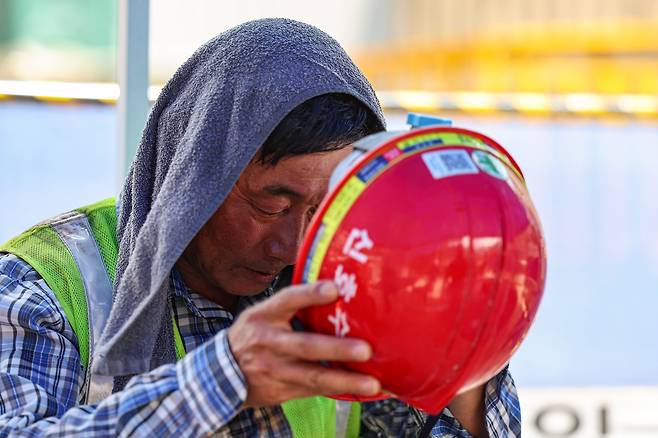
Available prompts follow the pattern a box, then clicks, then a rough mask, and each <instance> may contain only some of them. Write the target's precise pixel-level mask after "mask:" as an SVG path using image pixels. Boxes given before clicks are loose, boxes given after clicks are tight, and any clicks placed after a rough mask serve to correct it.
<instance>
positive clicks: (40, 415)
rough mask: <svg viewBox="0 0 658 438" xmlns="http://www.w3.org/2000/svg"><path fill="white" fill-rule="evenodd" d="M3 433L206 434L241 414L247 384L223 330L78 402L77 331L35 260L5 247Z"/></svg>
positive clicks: (0, 290)
mask: <svg viewBox="0 0 658 438" xmlns="http://www.w3.org/2000/svg"><path fill="white" fill-rule="evenodd" d="M0 344H1V346H2V348H1V350H0V437H4V436H12V437H40V436H49V437H50V436H55V437H68V436H85V437H88V436H89V437H91V436H188V437H193V436H206V435H208V434H210V433H211V432H214V431H217V430H219V429H220V428H223V429H228V427H225V426H227V425H228V423H229V422H230V421H231V420H232V419H233V418H234V417H236V415H237V414H238V412H239V410H240V409H241V406H242V404H243V402H244V399H245V397H246V384H245V380H244V376H243V375H242V374H241V372H240V370H239V368H238V366H237V364H236V362H235V359H234V358H233V355H232V354H231V352H230V348H229V345H228V340H227V336H226V331H222V332H220V333H219V334H218V335H217V336H215V337H213V338H212V339H211V340H210V341H208V342H206V343H205V344H203V345H202V346H200V347H199V348H197V349H195V350H194V351H193V352H191V353H190V354H188V355H186V357H185V358H183V359H182V360H181V361H179V362H178V363H176V364H170V365H164V366H162V367H160V368H157V369H155V370H153V371H151V372H148V373H145V374H141V375H139V376H136V377H134V378H133V379H131V380H130V382H129V383H128V385H127V386H126V388H125V389H124V390H123V391H121V392H118V393H115V394H112V395H111V396H109V397H108V398H106V399H105V400H103V401H101V402H100V403H99V404H97V405H86V406H80V405H77V399H78V392H79V389H80V385H81V384H82V379H83V372H82V366H81V365H80V359H79V355H78V352H77V345H76V338H75V334H74V333H73V331H72V329H71V328H70V325H69V324H68V322H67V321H66V318H65V316H64V314H63V312H62V310H61V308H60V306H59V304H58V303H57V301H56V300H55V297H54V294H53V293H52V291H51V290H50V289H48V288H47V286H46V285H45V283H44V282H43V280H42V279H41V278H40V277H39V276H38V274H36V273H35V272H34V270H32V269H31V267H30V266H29V265H27V264H26V263H24V262H22V261H21V260H20V259H17V258H15V257H13V256H6V255H5V256H3V255H0Z"/></svg>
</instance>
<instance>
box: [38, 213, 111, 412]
mask: <svg viewBox="0 0 658 438" xmlns="http://www.w3.org/2000/svg"><path fill="white" fill-rule="evenodd" d="M51 227H52V228H53V229H54V230H55V232H56V233H57V234H58V235H59V237H60V239H62V242H63V243H64V245H66V247H67V248H68V249H69V251H70V252H71V255H72V256H73V260H75V263H76V265H77V266H78V270H79V271H80V276H81V277H82V283H83V285H84V288H85V296H86V298H87V323H88V325H89V331H88V333H89V337H88V346H89V347H88V348H89V355H88V357H89V363H88V364H87V367H86V369H85V383H84V384H83V392H84V393H86V394H87V397H86V402H87V403H96V402H98V401H100V400H103V399H104V398H105V397H107V396H108V395H110V394H111V393H112V386H113V382H114V379H113V378H112V377H110V376H100V375H98V374H92V373H91V369H92V365H93V357H94V344H95V342H96V341H97V340H98V339H99V338H100V336H101V334H102V333H103V328H104V327H105V322H106V321H107V317H108V316H109V315H110V309H111V308H112V283H111V282H110V277H109V276H108V274H107V271H106V270H105V265H104V264H103V259H102V258H101V253H100V250H99V249H98V246H97V245H96V239H95V238H94V233H93V231H92V229H91V226H90V225H89V221H88V220H87V217H86V216H85V215H84V214H82V213H77V214H74V215H72V216H69V217H66V218H65V219H64V220H60V221H56V222H53V223H51ZM85 390H86V391H85Z"/></svg>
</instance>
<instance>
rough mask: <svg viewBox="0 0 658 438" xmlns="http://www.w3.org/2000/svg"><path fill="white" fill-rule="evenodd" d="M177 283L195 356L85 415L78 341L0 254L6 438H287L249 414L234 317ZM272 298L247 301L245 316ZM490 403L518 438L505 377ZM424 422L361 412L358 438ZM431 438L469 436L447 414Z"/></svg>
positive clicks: (394, 412)
mask: <svg viewBox="0 0 658 438" xmlns="http://www.w3.org/2000/svg"><path fill="white" fill-rule="evenodd" d="M171 281H172V286H173V287H172V289H173V291H174V293H173V296H172V297H171V300H172V305H173V309H174V316H175V318H176V320H177V322H178V325H179V329H180V332H181V336H182V338H183V342H184V343H185V347H186V350H187V351H188V352H190V353H189V354H187V355H186V356H185V358H183V359H182V360H180V361H179V362H178V363H176V364H170V365H164V366H161V367H159V368H157V369H155V370H152V371H150V372H148V373H144V374H141V375H139V376H136V377H134V378H132V379H131V380H130V382H129V383H128V385H127V386H126V388H125V389H124V390H123V391H121V392H117V393H115V394H112V395H111V396H109V397H108V398H106V399H105V400H103V401H101V402H100V403H98V404H94V405H84V406H83V405H80V404H79V403H78V400H79V397H80V395H79V392H80V387H81V385H82V382H83V378H84V372H83V369H82V365H81V363H80V356H79V354H78V346H77V338H76V336H75V333H74V332H73V330H72V328H71V326H70V324H69V323H68V321H67V320H66V317H65V316H64V312H63V310H62V308H61V306H60V305H59V303H58V302H57V299H56V298H55V295H54V294H53V292H52V290H50V289H49V288H48V286H47V285H46V283H45V282H44V280H43V279H42V278H41V277H40V276H39V274H37V273H36V271H34V269H32V268H31V266H30V265H28V264H27V263H25V262H23V261H22V260H20V259H19V258H17V257H15V256H13V255H7V254H5V255H1V254H0V344H1V349H0V436H1V437H4V436H15V437H37V436H46V435H47V436H72V435H77V436H85V437H87V436H176V437H179V436H180V437H193V436H195V437H196V436H206V435H209V434H213V433H215V434H217V436H247V437H251V436H265V437H280V436H290V428H289V426H288V423H287V421H286V420H285V417H284V415H283V412H282V410H281V408H280V407H273V408H260V409H245V408H243V406H242V405H243V403H244V400H245V397H246V393H247V388H246V382H245V379H244V376H243V375H242V373H241V371H240V369H239V367H238V366H237V363H236V361H235V359H234V357H233V355H232V354H231V350H230V348H229V345H228V340H227V336H226V333H227V331H226V328H227V327H229V326H230V325H231V323H232V321H233V318H234V315H232V314H231V313H229V312H227V311H226V310H224V309H222V308H221V307H219V306H218V305H217V304H215V303H214V302H211V301H209V300H207V299H205V298H203V297H201V296H200V295H198V294H195V293H193V292H191V291H189V290H188V289H187V288H186V287H185V285H184V284H183V282H182V281H181V279H180V277H178V276H177V275H175V274H174V275H172V280H171ZM265 297H266V294H261V295H260V296H257V297H253V298H245V299H243V300H242V302H241V303H240V305H239V307H241V308H245V307H247V306H249V305H250V304H252V303H253V302H255V301H258V300H260V299H263V298H265ZM485 403H486V423H487V428H488V431H489V435H490V436H491V437H515V436H519V435H520V433H521V417H520V411H519V403H518V399H517V396H516V390H515V388H514V383H513V381H512V377H511V376H510V374H509V373H508V372H507V369H505V370H503V371H502V372H501V373H500V374H499V375H498V376H496V377H495V378H493V379H492V380H491V381H490V382H489V383H488V384H487V387H486V400H485ZM424 419H425V415H424V414H423V413H421V412H418V411H417V410H415V409H413V408H410V407H409V406H407V405H405V404H404V403H402V402H400V401H398V400H394V399H389V400H382V401H378V402H370V403H363V404H362V419H361V420H362V421H361V434H362V436H366V437H369V436H372V437H387V436H396V437H411V436H416V434H417V433H418V431H419V430H420V428H421V427H422V424H423V421H424ZM432 435H433V436H437V437H446V436H457V437H468V436H470V435H469V434H468V432H467V431H466V430H464V429H463V428H462V427H461V425H460V424H459V422H458V421H457V420H456V419H455V418H454V417H453V416H452V415H451V414H450V412H449V411H448V410H447V409H444V411H443V412H442V414H441V417H440V419H439V421H438V423H437V424H436V426H435V427H434V429H433V431H432Z"/></svg>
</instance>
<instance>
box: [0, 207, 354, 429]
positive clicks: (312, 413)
mask: <svg viewBox="0 0 658 438" xmlns="http://www.w3.org/2000/svg"><path fill="white" fill-rule="evenodd" d="M77 213H79V214H83V215H85V216H86V218H87V220H88V221H89V225H90V227H91V229H92V232H93V235H94V239H95V240H96V244H97V246H98V248H99V251H100V254H101V258H102V260H103V264H104V265H105V269H106V270H107V273H108V275H109V277H110V279H111V280H112V281H114V278H115V266H116V259H117V254H118V245H117V240H116V233H115V229H116V207H115V201H114V199H113V198H109V199H105V200H103V201H100V202H98V203H95V204H92V205H88V206H85V207H81V208H78V209H76V210H75V211H73V212H70V213H67V214H64V215H61V216H58V217H55V218H53V219H52V220H49V221H46V222H43V223H40V224H38V225H35V226H34V227H32V228H30V229H29V230H27V231H25V232H24V233H22V234H20V235H18V236H16V237H14V238H13V239H10V240H9V241H7V242H6V243H5V244H3V245H2V246H0V252H8V253H11V254H14V255H16V256H17V257H20V258H21V259H23V260H25V261H26V262H27V263H29V264H30V265H31V266H32V267H33V268H34V269H35V270H36V271H37V272H38V273H39V275H41V277H42V278H43V279H44V281H45V282H46V284H47V285H48V287H50V288H51V289H52V291H53V292H54V294H55V296H56V297H57V300H58V301H59V303H60V305H61V306H62V308H63V310H64V313H65V314H66V318H67V319H68V321H69V323H70V324H71V327H72V328H73V331H74V332H75V334H76V337H77V339H78V351H79V353H80V361H81V363H82V365H83V367H84V369H85V372H87V370H88V364H89V336H90V331H89V321H88V317H87V297H86V293H85V288H84V283H83V279H82V276H81V274H80V271H79V269H78V267H77V264H76V262H75V259H74V258H73V256H72V254H71V252H70V251H69V249H68V248H67V246H66V244H65V243H64V242H63V241H62V240H61V238H60V237H59V235H58V234H57V233H56V232H55V230H54V229H53V228H52V226H53V224H56V223H57V222H58V221H64V220H66V219H67V218H70V217H71V216H73V215H76V214H77ZM173 331H174V335H175V336H174V338H175V341H176V344H177V345H176V356H177V358H178V359H180V358H182V357H183V355H184V354H185V350H184V347H183V342H182V339H181V338H180V333H179V331H178V327H177V326H176V325H175V322H174V325H173ZM283 411H284V413H285V416H286V419H287V420H288V422H289V423H290V426H291V429H292V431H293V435H294V436H295V437H296V438H311V437H313V438H316V437H327V438H329V437H334V436H335V422H336V420H335V418H336V402H335V401H334V400H331V399H328V398H324V397H310V398H305V399H299V400H291V401H288V402H286V403H284V404H283ZM359 416H360V406H359V405H358V404H357V403H355V404H354V406H353V407H352V410H351V412H350V417H349V422H348V430H347V435H346V436H348V437H357V436H358V433H359Z"/></svg>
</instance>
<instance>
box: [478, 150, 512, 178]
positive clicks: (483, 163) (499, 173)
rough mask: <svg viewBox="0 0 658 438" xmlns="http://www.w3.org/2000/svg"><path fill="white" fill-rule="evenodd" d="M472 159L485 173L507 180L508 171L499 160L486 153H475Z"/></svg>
mask: <svg viewBox="0 0 658 438" xmlns="http://www.w3.org/2000/svg"><path fill="white" fill-rule="evenodd" d="M471 157H472V158H473V161H475V164H477V166H478V167H479V168H480V169H481V170H482V171H483V172H486V173H488V174H489V175H491V176H495V177H496V178H500V179H504V180H505V179H507V169H505V165H504V164H503V163H501V162H500V160H499V159H498V158H496V157H494V156H493V155H491V154H489V153H487V152H484V151H473V152H472V153H471Z"/></svg>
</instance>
